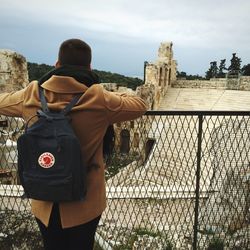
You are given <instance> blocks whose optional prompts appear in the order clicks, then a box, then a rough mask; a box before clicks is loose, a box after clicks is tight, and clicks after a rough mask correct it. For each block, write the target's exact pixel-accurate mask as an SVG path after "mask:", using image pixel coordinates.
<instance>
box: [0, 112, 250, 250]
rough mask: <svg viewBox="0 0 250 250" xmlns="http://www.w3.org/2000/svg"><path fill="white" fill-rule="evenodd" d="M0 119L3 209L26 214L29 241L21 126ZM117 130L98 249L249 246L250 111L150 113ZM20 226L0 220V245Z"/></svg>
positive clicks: (29, 230) (24, 225) (12, 120)
mask: <svg viewBox="0 0 250 250" xmlns="http://www.w3.org/2000/svg"><path fill="white" fill-rule="evenodd" d="M2 120H6V121H7V125H8V126H5V127H4V128H2V129H1V137H0V142H1V145H0V162H1V165H0V172H1V173H4V172H6V173H7V172H8V175H6V176H5V175H4V174H3V175H1V177H0V195H1V202H0V214H1V211H4V213H5V214H6V216H7V215H9V217H10V218H12V219H11V220H13V214H18V218H19V219H18V220H19V221H20V218H22V216H23V218H26V221H23V222H22V232H23V236H22V239H23V238H26V239H27V241H28V240H30V239H33V238H34V237H35V236H34V237H33V238H32V237H31V236H30V235H33V233H34V232H36V230H35V229H34V228H36V224H35V222H34V223H33V222H32V225H30V224H29V225H28V222H27V216H30V212H29V211H30V204H29V201H27V200H22V199H21V198H20V195H21V194H22V188H21V187H20V185H18V184H19V181H18V178H17V175H16V146H15V145H16V144H15V141H16V138H17V137H18V136H19V134H20V133H22V125H23V124H22V121H21V120H20V119H16V118H9V117H2ZM115 133H116V142H115V152H114V155H113V156H112V157H111V159H109V160H108V162H107V170H106V178H107V198H108V207H107V209H106V211H105V212H104V214H103V216H102V220H101V223H100V225H99V228H98V237H97V241H98V242H99V243H100V244H101V245H102V246H103V249H157V250H158V249H247V247H248V246H249V245H250V226H249V225H250V223H249V222H250V195H249V194H250V112H245V111H239V112H235V111H232V112H231V111H149V112H147V113H146V114H145V115H144V116H143V117H141V118H140V119H137V120H135V121H131V122H124V123H121V124H116V125H115ZM9 173H11V176H10V175H9ZM2 213H3V212H2ZM0 218H1V216H0ZM30 218H31V219H30V221H29V223H31V221H32V217H30ZM7 222H8V223H7ZM17 224H18V222H15V221H10V219H9V218H6V220H5V221H3V220H2V221H1V220H0V228H1V229H0V247H1V244H2V245H3V244H7V243H6V242H8V244H12V245H13V246H14V245H15V240H14V237H12V238H11V237H9V236H8V235H10V233H9V232H11V230H12V229H11V227H13V225H16V226H15V228H17V229H18V226H17ZM23 228H26V229H27V230H26V231H25V230H23ZM32 228H33V229H32ZM1 233H2V235H4V236H1ZM12 233H13V230H12ZM19 234H20V233H19ZM25 235H26V236H25ZM1 237H2V240H1ZM8 237H9V238H8ZM37 237H39V234H38V236H37ZM36 241H37V240H36ZM4 242H5V243H4ZM33 244H34V243H33ZM3 246H5V245H3Z"/></svg>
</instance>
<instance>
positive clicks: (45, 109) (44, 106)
mask: <svg viewBox="0 0 250 250" xmlns="http://www.w3.org/2000/svg"><path fill="white" fill-rule="evenodd" d="M81 96H82V94H78V95H76V96H75V97H74V98H73V99H72V100H71V101H70V103H69V104H67V106H66V107H65V108H64V109H63V110H61V112H60V113H62V114H63V115H66V114H68V113H69V112H70V110H71V109H72V108H73V107H74V106H75V105H76V103H77V102H78V101H79V99H80V97H81ZM39 97H40V100H41V104H42V110H43V112H49V107H48V104H47V101H46V98H45V95H44V93H43V88H42V87H41V86H40V85H39Z"/></svg>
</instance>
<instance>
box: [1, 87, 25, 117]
mask: <svg viewBox="0 0 250 250" xmlns="http://www.w3.org/2000/svg"><path fill="white" fill-rule="evenodd" d="M24 92H25V89H22V90H19V91H16V92H11V93H2V94H0V114H1V115H6V116H16V117H22V115H23V100H24Z"/></svg>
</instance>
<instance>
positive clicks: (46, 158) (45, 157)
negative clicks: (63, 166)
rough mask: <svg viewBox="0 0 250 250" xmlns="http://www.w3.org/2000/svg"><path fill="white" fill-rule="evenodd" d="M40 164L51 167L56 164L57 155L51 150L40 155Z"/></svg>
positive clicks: (43, 166)
mask: <svg viewBox="0 0 250 250" xmlns="http://www.w3.org/2000/svg"><path fill="white" fill-rule="evenodd" d="M38 164H39V165H40V166H41V167H42V168H51V167H53V165H54V164H55V157H54V155H52V154H51V153H50V152H44V153H42V154H41V155H40V156H39V158H38Z"/></svg>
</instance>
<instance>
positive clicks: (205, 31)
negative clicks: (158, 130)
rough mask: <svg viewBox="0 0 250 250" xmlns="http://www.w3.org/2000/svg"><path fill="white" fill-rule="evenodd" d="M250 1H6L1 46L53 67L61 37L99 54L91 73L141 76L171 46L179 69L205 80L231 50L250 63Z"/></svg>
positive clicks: (1, 6)
mask: <svg viewBox="0 0 250 250" xmlns="http://www.w3.org/2000/svg"><path fill="white" fill-rule="evenodd" d="M249 12H250V1H249V0H237V1H235V0H143V1H139V0H107V1H104V0H70V1H69V0H67V1H66V0H50V1H48V0H37V1H35V0H33V1H32V0H0V48H2V49H3V48H7V49H11V50H15V51H17V52H19V53H21V54H23V55H24V56H25V57H26V58H27V60H28V61H30V62H37V63H47V64H54V62H55V61H56V58H57V50H58V47H59V45H60V43H61V42H62V41H63V40H66V39H69V38H80V39H83V40H85V41H86V42H87V43H89V44H90V45H91V47H92V49H93V64H92V66H93V68H95V69H99V70H107V71H111V72H116V73H121V74H125V75H130V76H142V75H143V64H144V61H154V60H156V58H157V53H158V47H159V45H160V43H161V42H164V41H172V42H173V49H174V57H175V59H176V60H177V62H178V70H179V71H185V72H187V73H188V74H201V75H204V74H205V71H206V70H207V69H208V67H209V62H211V61H218V63H219V61H220V60H221V59H224V58H225V59H227V66H228V65H229V62H230V59H231V57H232V53H233V52H236V53H237V55H238V56H239V57H240V58H241V59H242V66H243V65H245V64H248V63H250V28H249V27H250V26H249V23H250V15H249Z"/></svg>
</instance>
